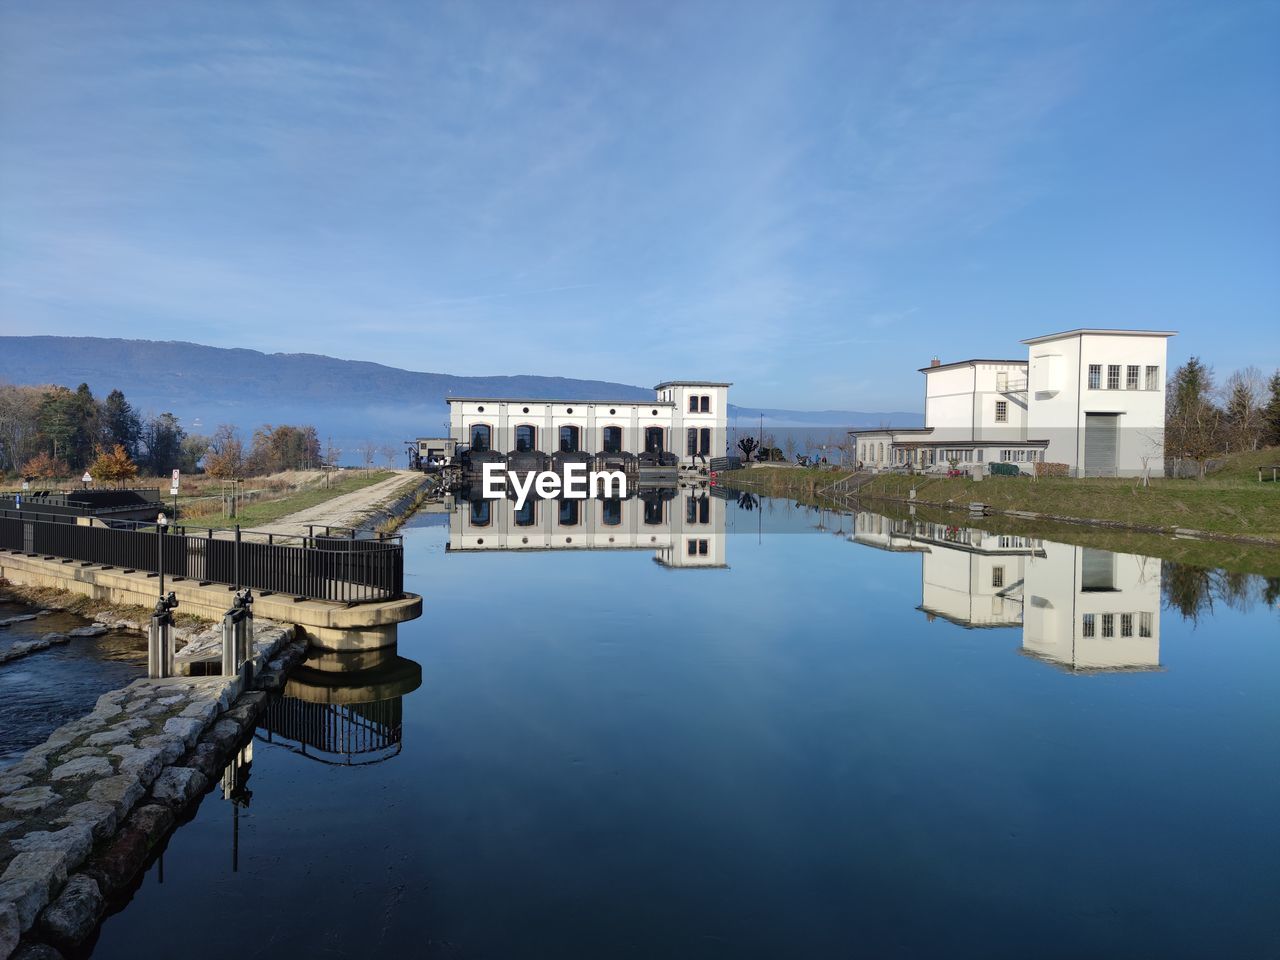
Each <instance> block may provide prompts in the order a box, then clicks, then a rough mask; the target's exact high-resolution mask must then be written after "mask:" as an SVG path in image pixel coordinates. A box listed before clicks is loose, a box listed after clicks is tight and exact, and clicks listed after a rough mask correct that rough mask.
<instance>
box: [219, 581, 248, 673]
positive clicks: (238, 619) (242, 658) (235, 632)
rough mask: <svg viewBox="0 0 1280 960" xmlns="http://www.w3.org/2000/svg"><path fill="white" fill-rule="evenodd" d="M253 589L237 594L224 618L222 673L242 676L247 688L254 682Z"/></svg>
mask: <svg viewBox="0 0 1280 960" xmlns="http://www.w3.org/2000/svg"><path fill="white" fill-rule="evenodd" d="M252 652H253V591H252V590H244V591H242V592H240V593H237V594H236V598H235V600H234V601H233V602H232V605H231V609H230V610H228V611H227V612H226V614H225V615H224V616H223V618H222V675H223V676H226V677H234V676H241V674H242V673H243V677H242V678H243V680H244V686H245V688H246V689H247V688H248V687H249V686H251V685H252V683H253V663H252Z"/></svg>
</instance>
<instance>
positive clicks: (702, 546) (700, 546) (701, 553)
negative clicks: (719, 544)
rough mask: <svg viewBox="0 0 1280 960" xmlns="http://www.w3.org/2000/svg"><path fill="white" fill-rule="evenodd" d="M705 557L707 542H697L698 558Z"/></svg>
mask: <svg viewBox="0 0 1280 960" xmlns="http://www.w3.org/2000/svg"><path fill="white" fill-rule="evenodd" d="M706 555H707V541H705V540H699V541H698V556H700V557H705V556H706Z"/></svg>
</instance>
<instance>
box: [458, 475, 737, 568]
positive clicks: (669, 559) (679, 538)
mask: <svg viewBox="0 0 1280 960" xmlns="http://www.w3.org/2000/svg"><path fill="white" fill-rule="evenodd" d="M725 510H726V502H725V501H724V500H723V499H721V498H720V497H715V496H712V495H711V494H710V492H709V491H708V490H707V489H706V488H698V487H682V488H680V489H679V490H672V489H666V490H651V491H642V492H641V494H640V495H639V496H634V497H629V498H627V499H625V500H620V499H608V500H568V499H556V500H535V499H534V498H533V497H530V498H529V499H528V500H527V501H526V502H525V505H524V507H523V508H521V509H520V510H517V509H516V505H515V501H513V500H507V499H502V500H482V499H474V500H458V501H457V503H456V505H455V508H454V510H453V512H452V513H451V514H450V516H449V546H448V549H449V551H450V552H467V551H479V550H512V551H519V550H574V549H578V550H652V551H654V557H653V559H654V560H655V561H656V562H657V563H659V564H661V565H662V566H664V567H668V568H672V569H700V568H723V567H726V566H728V563H727V560H726V550H725V545H726V540H725Z"/></svg>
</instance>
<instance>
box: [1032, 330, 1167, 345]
mask: <svg viewBox="0 0 1280 960" xmlns="http://www.w3.org/2000/svg"><path fill="white" fill-rule="evenodd" d="M1086 333H1087V334H1091V335H1097V336H1109V337H1176V336H1177V335H1178V331H1177V330H1116V329H1106V328H1103V327H1077V328H1076V329H1074V330H1063V331H1062V332H1061V333H1047V334H1045V335H1044V336H1043V337H1032V338H1031V339H1029V340H1022V341H1020V342H1021V343H1026V344H1035V343H1044V342H1046V341H1048V340H1062V339H1063V338H1065V337H1078V336H1080V335H1081V334H1086Z"/></svg>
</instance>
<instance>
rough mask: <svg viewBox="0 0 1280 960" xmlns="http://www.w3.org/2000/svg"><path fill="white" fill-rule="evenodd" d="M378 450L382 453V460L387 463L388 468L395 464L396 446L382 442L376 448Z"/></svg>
mask: <svg viewBox="0 0 1280 960" xmlns="http://www.w3.org/2000/svg"><path fill="white" fill-rule="evenodd" d="M378 452H379V453H380V454H382V462H383V463H385V464H386V465H387V469H388V470H390V469H391V468H392V467H394V466H395V465H396V448H395V447H393V446H392V445H391V444H389V443H384V444H383V445H382V446H380V447H379V448H378Z"/></svg>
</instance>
